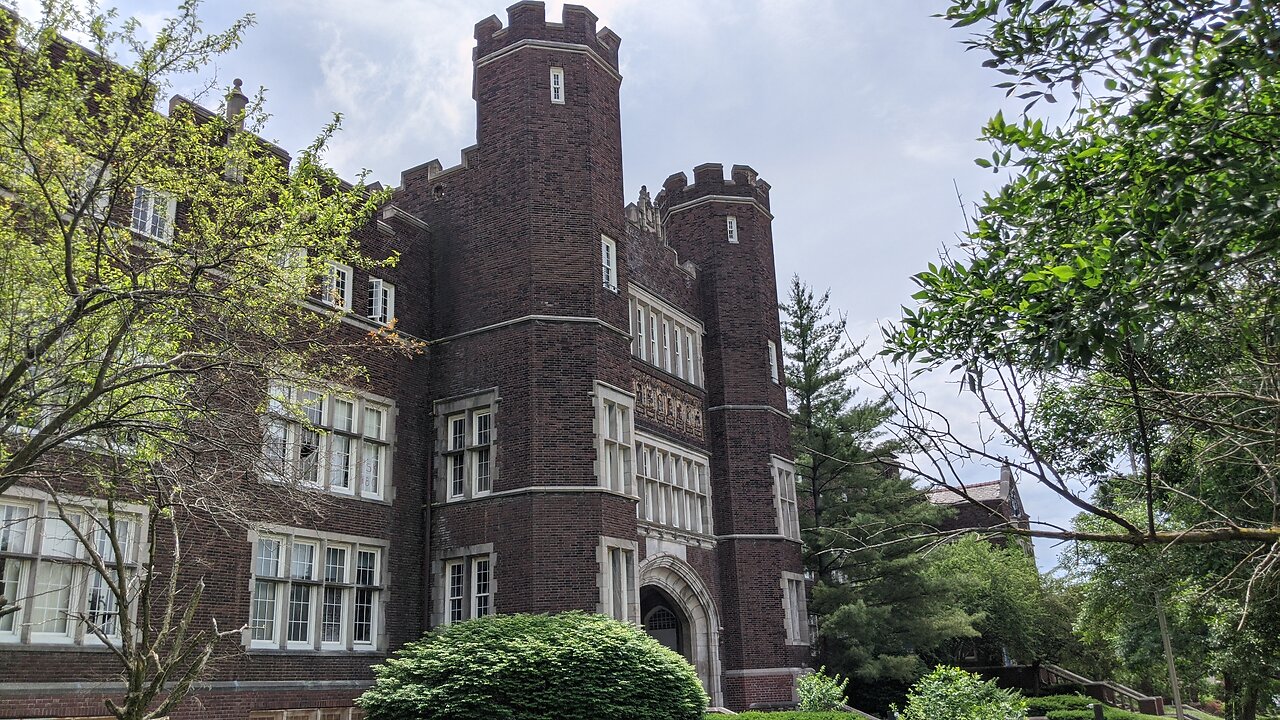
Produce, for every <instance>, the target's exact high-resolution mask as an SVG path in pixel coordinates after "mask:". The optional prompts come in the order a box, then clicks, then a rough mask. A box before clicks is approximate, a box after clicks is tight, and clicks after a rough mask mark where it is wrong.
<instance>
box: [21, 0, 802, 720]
mask: <svg viewBox="0 0 1280 720" xmlns="http://www.w3.org/2000/svg"><path fill="white" fill-rule="evenodd" d="M475 39H476V47H475V51H474V59H475V62H474V67H475V82H474V97H475V100H476V103H477V144H476V145H474V146H472V147H469V148H467V149H465V150H463V151H462V162H461V164H459V165H456V166H453V167H449V168H445V167H443V165H442V164H441V163H440V162H438V161H434V160H433V161H431V162H428V163H425V164H422V165H418V166H416V167H413V168H411V169H409V170H406V171H405V172H404V173H403V175H402V179H401V184H400V187H398V188H397V189H396V191H395V195H394V199H393V201H392V203H391V204H390V205H388V206H387V207H385V208H384V209H383V210H382V212H381V213H380V215H379V218H378V220H377V222H376V223H375V225H374V226H373V227H370V228H368V229H366V230H365V231H364V232H363V233H362V236H361V239H362V242H363V245H364V248H365V251H366V252H367V253H368V254H369V255H370V256H373V257H385V256H387V255H388V254H390V253H392V252H395V253H399V255H400V261H399V263H398V264H397V265H396V266H395V267H393V268H380V269H378V270H376V271H373V273H370V272H366V271H365V270H363V269H361V268H349V267H335V268H333V269H332V271H331V275H330V283H329V287H328V288H327V290H328V291H329V294H328V295H327V296H326V297H327V298H328V300H329V301H330V302H332V303H337V304H338V305H339V306H341V307H342V308H343V309H346V310H348V311H349V314H348V315H347V316H346V318H345V321H344V322H345V325H346V326H347V327H348V328H349V330H350V332H352V333H364V332H367V331H368V330H371V329H376V328H378V327H380V326H381V325H382V324H385V323H386V322H389V321H390V320H391V319H392V318H394V319H395V321H396V326H397V328H398V330H399V331H400V332H402V333H404V334H406V335H409V336H412V337H417V338H421V339H422V340H424V341H425V342H426V351H425V353H423V354H422V355H419V356H416V357H413V358H402V359H380V360H378V361H377V362H376V363H371V366H370V371H371V372H370V380H369V384H368V386H367V387H364V388H358V389H350V388H348V389H345V390H344V391H342V392H335V391H329V390H327V389H324V388H307V387H302V386H299V387H286V388H278V389H277V390H278V391H279V392H281V393H283V394H284V395H285V396H287V397H288V398H289V399H290V400H292V401H293V402H296V403H298V404H299V405H301V406H303V407H305V408H308V409H309V412H308V420H309V422H310V424H311V425H312V426H314V429H313V428H311V427H304V426H303V425H302V424H300V423H298V422H297V421H296V420H295V419H292V418H290V417H288V416H287V415H286V414H283V413H282V414H278V415H268V416H267V417H265V418H263V426H264V429H265V436H266V441H265V443H264V454H265V455H266V456H267V457H268V458H269V459H273V460H276V461H284V462H293V463H303V464H304V465H305V464H306V463H308V462H310V463H311V464H310V465H308V466H307V467H309V468H310V472H311V473H312V475H313V477H312V478H311V480H310V481H311V482H312V483H313V484H315V485H316V486H317V487H318V488H319V489H318V490H317V492H323V493H326V494H328V495H330V496H332V499H333V502H332V503H330V510H329V512H327V514H326V515H325V518H324V520H323V522H320V523H314V524H312V526H307V527H302V526H299V525H290V524H285V523H281V522H276V521H274V520H266V519H264V521H263V522H262V523H261V524H260V525H258V526H256V527H255V528H254V529H253V530H251V531H249V532H247V533H243V534H242V536H239V537H230V538H228V537H222V538H221V539H219V540H216V541H215V540H209V541H207V542H206V544H205V545H204V546H203V547H202V548H201V557H202V560H203V565H202V568H203V570H202V572H204V574H205V577H206V582H208V583H209V585H210V591H209V592H208V594H207V596H206V599H205V603H206V604H207V606H208V607H209V608H210V612H211V613H213V614H214V615H216V616H218V617H219V619H220V620H221V622H222V624H223V625H224V626H225V625H228V624H229V625H231V626H232V627H235V626H238V625H239V624H241V623H244V624H246V626H247V629H246V630H245V631H244V633H243V637H242V638H241V639H240V643H239V646H238V647H235V648H232V650H233V651H234V652H231V653H230V654H229V656H228V657H227V658H226V659H224V660H222V661H220V662H219V663H218V664H217V665H216V666H215V667H214V668H213V670H212V672H211V673H210V674H209V675H208V677H207V681H206V682H205V683H204V684H202V685H201V686H200V689H199V690H198V691H197V692H196V693H195V694H194V696H193V697H192V698H191V699H190V700H188V701H187V702H186V703H185V704H184V706H183V709H182V710H180V711H179V712H177V713H175V714H174V718H195V717H200V718H237V719H241V718H255V719H256V718H261V719H264V720H265V719H266V718H281V719H282V720H283V719H285V718H288V719H290V720H293V719H301V718H311V719H312V720H324V719H326V718H344V719H345V718H348V717H351V716H352V715H353V713H352V711H350V710H348V709H347V708H350V706H351V700H352V698H354V697H355V696H357V695H358V694H359V693H360V692H361V691H362V689H363V688H364V687H367V686H368V684H369V682H370V680H371V674H370V672H369V670H368V666H369V665H371V664H373V663H376V662H378V661H380V660H382V659H383V658H384V657H385V656H386V655H387V653H388V652H390V651H391V650H394V649H395V648H396V647H398V646H399V645H401V644H403V643H404V642H406V641H409V640H412V639H414V638H416V637H418V636H419V635H420V634H421V633H422V632H423V631H424V630H426V629H428V628H430V627H434V626H437V625H439V624H442V623H450V622H456V621H459V620H463V619H467V618H471V617H476V616H480V615H485V614H489V613H494V612H545V611H560V610H569V609H579V610H587V611H593V612H601V613H605V614H609V615H612V616H614V617H616V618H619V619H624V620H629V621H633V622H637V623H641V624H643V625H644V627H645V628H646V629H647V630H648V631H649V632H650V633H651V634H653V635H654V636H656V637H657V638H659V639H660V640H661V641H662V642H663V643H664V644H666V645H668V646H669V647H672V648H673V649H675V650H677V651H678V652H680V653H682V654H683V655H684V656H685V657H687V658H688V659H689V660H690V662H691V663H693V665H694V666H695V667H696V668H697V670H698V674H699V676H700V677H701V679H702V681H703V683H704V685H705V687H706V690H707V692H708V694H709V695H710V697H711V699H712V704H713V705H723V706H727V707H730V708H734V709H743V708H745V707H747V706H748V705H750V704H752V703H756V702H778V701H787V700H790V699H792V694H793V686H794V678H795V676H796V675H797V674H798V673H799V672H800V671H801V668H802V667H803V666H804V665H805V664H806V660H807V658H808V657H809V648H808V637H807V634H808V622H807V612H806V610H805V606H804V579H803V576H802V575H801V572H802V571H801V560H800V545H799V527H798V523H797V507H796V497H795V487H794V469H793V467H792V464H791V454H792V453H791V447H790V444H789V440H788V424H789V421H788V415H787V408H786V394H785V389H784V387H783V385H782V373H781V370H780V368H781V362H782V358H781V355H780V348H781V338H780V331H779V321H778V311H777V301H776V297H777V291H776V282H775V271H774V260H773V245H772V235H771V219H772V216H771V214H770V210H769V189H770V188H769V185H768V184H767V183H766V182H764V181H763V180H761V179H760V178H759V177H758V176H757V174H756V172H755V171H754V170H752V169H751V168H750V167H747V166H741V165H735V166H733V167H732V168H731V170H730V171H729V173H728V174H727V176H726V173H725V171H724V168H723V167H722V166H721V165H718V164H704V165H700V166H698V167H696V168H694V172H693V179H692V181H690V180H689V178H688V177H687V176H686V175H685V174H684V173H677V174H674V175H672V176H671V177H669V178H668V179H667V180H666V182H665V183H664V184H663V188H662V190H661V191H660V192H658V193H657V195H656V197H654V198H650V196H649V194H648V192H647V191H645V190H643V189H642V191H641V194H640V197H639V198H638V200H637V201H636V202H634V203H630V204H626V203H625V200H624V198H623V179H622V154H621V152H622V150H621V148H622V143H621V131H620V121H619V88H620V84H621V76H620V75H619V72H618V47H619V42H620V40H619V38H618V36H617V35H615V34H614V33H613V32H612V31H611V30H609V29H607V28H605V29H600V30H597V28H596V18H595V16H594V15H593V14H592V13H591V12H590V11H589V10H587V9H585V8H582V7H579V6H574V5H568V6H566V7H565V9H564V16H563V20H562V22H560V23H553V22H547V19H546V17H545V11H544V7H543V4H542V3H541V2H520V3H517V4H516V5H513V6H512V7H511V8H509V9H508V20H507V23H506V24H505V26H504V24H503V23H502V22H501V21H500V20H499V19H498V18H496V17H489V18H487V19H485V20H482V21H481V22H479V23H478V24H477V25H476V29H475ZM136 211H137V208H135V214H136ZM0 502H4V503H6V504H5V505H4V508H11V510H6V512H11V513H21V514H22V517H30V518H39V517H43V516H44V513H45V512H46V509H45V505H44V504H45V503H46V502H47V501H46V499H42V497H41V496H40V495H39V493H37V492H26V491H19V492H16V493H14V494H13V496H12V497H7V498H5V499H3V500H2V501H0ZM0 509H2V508H0ZM46 524H47V523H46ZM136 535H139V536H140V535H141V533H136ZM15 542H16V541H15ZM21 542H22V543H23V545H22V546H21V547H18V546H16V545H13V546H10V547H0V556H3V555H4V554H5V552H8V553H9V557H10V562H9V565H8V566H9V567H16V568H18V570H17V571H16V573H17V575H15V580H14V582H15V583H17V584H23V583H30V584H31V587H34V586H35V583H36V581H37V578H40V577H43V578H44V579H43V580H41V582H45V583H46V584H47V583H48V582H51V580H49V578H48V576H47V570H48V569H49V568H59V567H60V566H59V565H58V564H57V563H54V562H52V560H51V558H53V557H54V555H53V553H54V550H55V547H56V545H57V542H56V538H54V537H53V536H51V535H50V534H49V532H47V531H46V529H45V528H44V526H43V525H42V526H41V527H35V526H34V525H33V526H32V528H31V532H28V533H26V534H25V535H24V536H23V537H22V539H21ZM69 572H78V571H69ZM42 573H46V575H42ZM69 577H70V576H68V578H69ZM67 584H68V586H69V587H71V591H69V592H68V594H67V597H66V599H65V600H60V601H59V602H61V603H63V605H64V606H65V607H63V608H62V610H61V612H62V617H63V622H61V623H58V622H55V620H56V618H55V616H56V615H57V614H58V612H59V609H58V608H57V607H46V605H48V603H44V604H43V605H40V607H38V608H37V607H35V606H33V607H32V608H31V609H28V610H24V611H23V613H21V614H19V615H18V616H16V617H14V618H13V619H12V620H10V621H9V622H8V625H7V626H6V625H0V643H2V644H0V718H13V717H29V718H34V717H59V716H66V717H70V716H94V715H101V714H102V712H101V708H102V700H103V698H104V697H105V696H109V695H110V694H111V693H112V690H113V687H114V685H113V682H114V681H113V679H112V677H113V664H112V657H111V655H110V653H109V651H108V650H107V649H106V648H103V647H101V646H97V647H95V646H94V642H93V641H92V638H87V637H86V636H85V634H84V632H83V630H77V629H76V627H75V623H74V622H67V620H66V618H67V615H68V614H69V613H71V614H73V613H74V612H75V611H76V610H77V607H78V606H77V603H81V605H80V606H79V609H80V611H82V612H83V611H84V608H83V603H85V602H87V600H86V598H87V597H89V596H88V595H86V594H85V593H84V592H83V591H81V590H76V589H75V584H74V582H73V581H72V580H71V579H68V580H67ZM81 584H83V582H82V583H81ZM15 586H16V585H15ZM18 595H19V597H21V592H19V593H18ZM34 613H43V614H42V615H40V616H39V617H37V616H36V615H35V614H34ZM289 711H293V712H289Z"/></svg>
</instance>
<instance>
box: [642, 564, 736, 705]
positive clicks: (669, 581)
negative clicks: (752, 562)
mask: <svg viewBox="0 0 1280 720" xmlns="http://www.w3.org/2000/svg"><path fill="white" fill-rule="evenodd" d="M640 618H641V622H642V623H643V624H644V626H645V630H646V631H647V632H648V633H649V634H650V635H652V636H653V637H654V638H656V639H657V640H658V642H660V643H662V644H663V645H665V646H667V647H669V648H671V649H672V650H675V651H676V652H678V653H680V654H681V655H683V656H684V657H685V659H687V660H688V661H689V662H690V664H692V665H693V667H694V668H695V669H697V671H698V678H699V679H701V680H702V686H703V688H705V689H706V691H707V695H709V696H710V697H711V704H712V705H713V706H718V705H723V704H724V696H723V693H722V692H721V689H720V620H719V615H718V614H717V612H716V607H715V603H714V602H712V600H711V594H710V593H709V592H707V588H706V586H705V585H704V584H703V583H702V580H701V579H700V578H699V577H698V574H697V573H696V572H694V570H693V568H692V567H690V566H689V564H688V563H686V562H685V561H684V560H681V559H680V558H678V557H676V556H674V555H668V554H665V553H662V554H658V555H654V556H652V557H649V558H646V559H645V561H644V564H643V565H641V567H640Z"/></svg>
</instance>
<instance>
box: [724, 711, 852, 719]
mask: <svg viewBox="0 0 1280 720" xmlns="http://www.w3.org/2000/svg"><path fill="white" fill-rule="evenodd" d="M857 717H858V716H857V715H853V714H852V713H848V712H799V711H796V712H791V711H785V712H744V713H739V714H737V715H708V716H707V718H706V720H726V719H729V718H731V720H850V719H851V718H852V719H853V720H856V719H857Z"/></svg>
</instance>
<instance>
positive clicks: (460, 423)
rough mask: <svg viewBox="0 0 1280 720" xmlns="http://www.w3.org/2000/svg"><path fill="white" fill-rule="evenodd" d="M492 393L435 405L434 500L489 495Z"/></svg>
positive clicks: (493, 470)
mask: <svg viewBox="0 0 1280 720" xmlns="http://www.w3.org/2000/svg"><path fill="white" fill-rule="evenodd" d="M494 399H495V394H494V393H483V394H481V395H479V396H471V397H469V398H466V399H463V400H455V401H443V402H440V403H437V404H436V413H437V417H440V418H441V419H440V421H439V422H440V423H441V425H440V429H439V432H440V435H439V437H438V441H437V442H438V445H437V446H438V448H439V453H438V455H437V463H436V467H437V468H438V470H437V477H439V479H440V485H439V488H438V489H437V491H436V498H437V499H438V500H441V501H450V500H463V499H466V498H472V497H480V496H483V495H488V494H489V493H491V492H493V483H494V480H495V479H496V478H497V475H498V469H497V462H496V460H497V432H498V431H497V424H496V422H495V419H496V415H495V414H494V407H493V405H492V402H493V400H494Z"/></svg>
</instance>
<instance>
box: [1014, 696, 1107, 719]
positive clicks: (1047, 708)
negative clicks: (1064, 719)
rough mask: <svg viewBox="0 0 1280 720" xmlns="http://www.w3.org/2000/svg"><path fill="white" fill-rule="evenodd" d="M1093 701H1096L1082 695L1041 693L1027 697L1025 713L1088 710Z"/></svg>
mask: <svg viewBox="0 0 1280 720" xmlns="http://www.w3.org/2000/svg"><path fill="white" fill-rule="evenodd" d="M1095 702H1098V701H1097V700H1094V699H1093V698H1091V697H1086V696H1084V695H1043V696H1041V697H1032V698H1027V714H1028V715H1044V714H1046V713H1049V712H1052V711H1054V710H1088V709H1089V706H1090V705H1092V704H1093V703H1095ZM1090 717H1092V716H1090Z"/></svg>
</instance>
